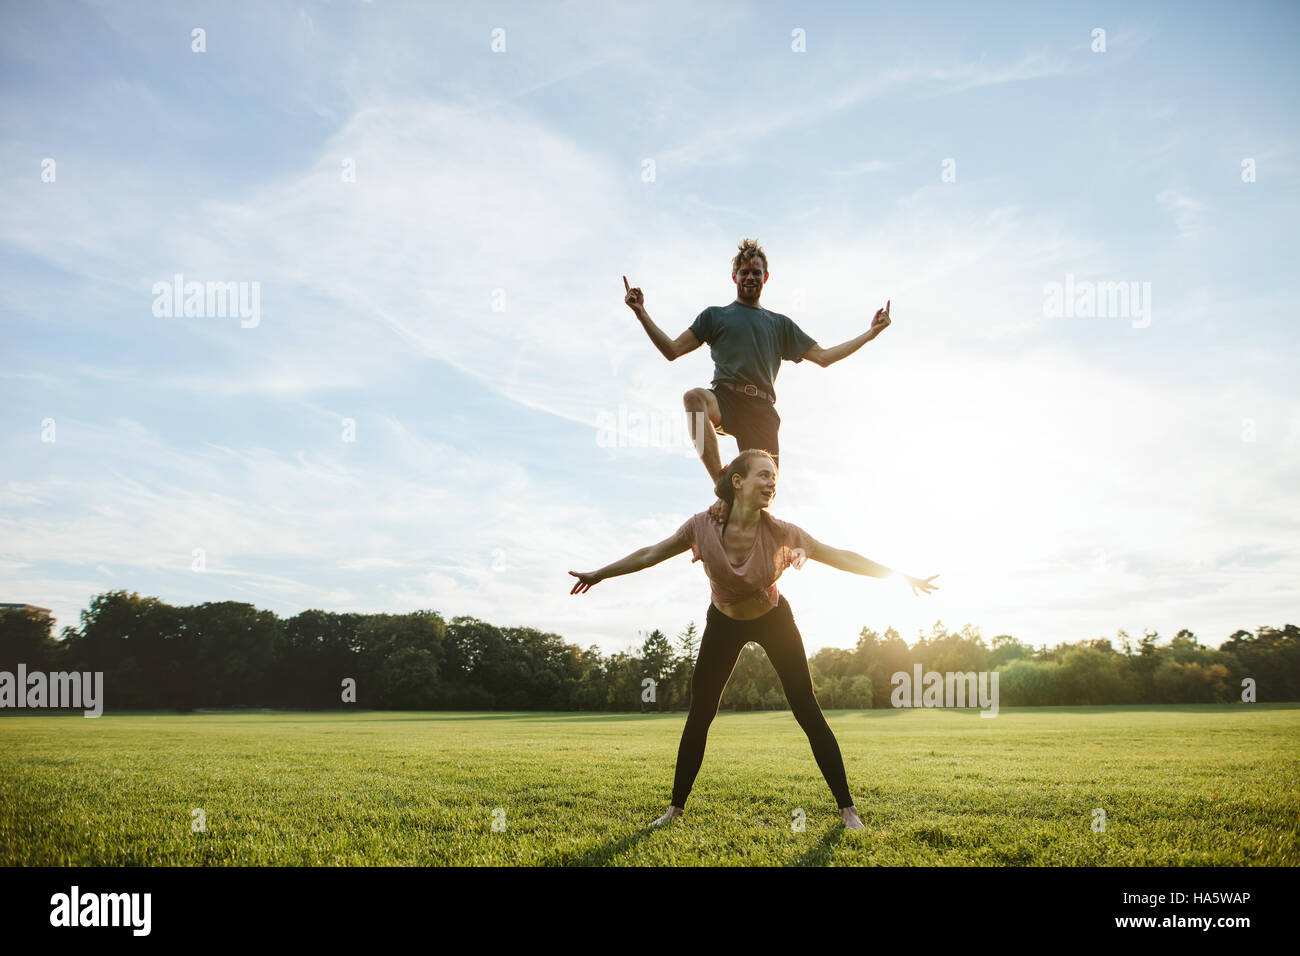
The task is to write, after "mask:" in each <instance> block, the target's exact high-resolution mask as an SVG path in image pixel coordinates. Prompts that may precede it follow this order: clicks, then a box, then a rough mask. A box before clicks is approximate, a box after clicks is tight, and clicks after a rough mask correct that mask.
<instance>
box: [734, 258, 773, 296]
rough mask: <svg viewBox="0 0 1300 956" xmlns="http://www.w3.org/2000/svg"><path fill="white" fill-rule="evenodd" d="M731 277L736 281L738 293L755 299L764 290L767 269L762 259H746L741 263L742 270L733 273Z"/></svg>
mask: <svg viewBox="0 0 1300 956" xmlns="http://www.w3.org/2000/svg"><path fill="white" fill-rule="evenodd" d="M731 278H732V279H733V280H734V281H735V283H736V294H737V295H743V296H744V297H745V298H747V299H754V298H757V297H758V294H759V293H760V292H762V291H763V283H764V282H766V281H767V270H766V269H765V268H764V267H763V260H762V259H757V258H755V259H746V260H745V261H744V262H742V263H741V264H740V271H739V272H734V273H732V275H731Z"/></svg>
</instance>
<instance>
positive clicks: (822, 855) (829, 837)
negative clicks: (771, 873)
mask: <svg viewBox="0 0 1300 956" xmlns="http://www.w3.org/2000/svg"><path fill="white" fill-rule="evenodd" d="M847 832H848V831H847V830H845V829H844V827H843V825H842V824H838V823H836V824H833V825H832V826H831V827H830V828H828V829H827V830H826V832H824V833H823V834H822V838H821V839H820V840H818V841H817V843H816V845H815V846H811V847H809V848H808V849H807V850H805V851H804V853H803V854H802V855H801V856H800V857H799V858H798V859H797V860H791V861H790V862H789V863H787V864H785V865H786V866H826V865H827V864H828V863H830V861H831V857H832V856H834V851H835V847H836V845H837V844H839V842H840V841H841V840H843V839H844V834H845V833H847Z"/></svg>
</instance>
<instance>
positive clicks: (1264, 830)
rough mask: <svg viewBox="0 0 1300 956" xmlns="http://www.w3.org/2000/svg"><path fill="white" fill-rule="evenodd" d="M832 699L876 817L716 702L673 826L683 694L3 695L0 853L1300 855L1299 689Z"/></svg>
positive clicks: (665, 861)
mask: <svg viewBox="0 0 1300 956" xmlns="http://www.w3.org/2000/svg"><path fill="white" fill-rule="evenodd" d="M827 717H828V719H829V721H830V723H831V726H832V728H833V729H834V731H835V734H836V736H837V738H838V739H839V742H840V748H841V750H842V751H843V753H844V759H845V765H846V767H847V769H848V775H849V785H850V787H851V788H852V790H853V794H854V798H855V800H856V801H857V805H858V808H859V810H860V811H861V813H862V818H863V821H864V822H865V823H866V824H867V828H868V829H867V831H865V832H859V833H848V832H845V831H844V830H843V828H842V826H841V824H840V819H839V814H838V812H837V811H836V808H835V803H834V800H833V798H832V797H831V794H830V791H829V788H828V787H827V786H826V784H825V782H824V781H823V780H822V778H821V774H820V772H819V771H818V769H817V765H816V763H815V762H814V760H813V757H812V752H811V749H810V748H809V746H808V742H807V739H806V738H805V737H804V735H803V732H802V731H801V730H800V729H799V727H798V725H797V724H796V723H795V721H794V718H793V717H792V715H791V714H790V713H788V712H784V711H777V712H760V713H723V714H719V715H718V717H717V718H716V719H715V720H714V723H713V727H712V729H711V731H710V734H709V745H708V750H707V752H706V754H705V758H704V765H703V767H702V768H701V771H700V775H699V777H698V778H697V780H696V784H695V789H694V792H693V793H692V794H691V798H690V801H689V802H688V804H687V815H686V817H685V819H684V820H681V821H677V822H675V823H674V824H673V825H671V826H670V827H668V828H666V829H665V830H650V829H648V828H647V826H646V824H648V823H649V822H650V821H651V820H653V819H655V818H656V817H657V816H658V815H659V814H661V813H662V812H663V810H664V808H665V807H666V806H667V805H668V800H669V794H670V790H671V786H672V773H673V766H674V763H675V760H676V755H677V743H678V740H679V738H680V735H681V730H682V726H683V722H684V720H685V715H684V714H682V713H676V714H654V715H640V714H572V713H544V714H541V713H473V714H471V713H393V712H379V711H374V712H361V713H346V714H344V713H327V714H322V713H297V712H288V713H272V714H261V713H247V714H199V715H188V716H178V715H172V714H140V715H106V716H104V717H100V718H98V719H95V720H87V719H85V718H83V717H80V716H64V715H57V716H29V715H15V714H12V713H10V714H7V715H5V716H4V717H0V864H3V865H7V866H12V865H24V866H31V865H106V866H123V865H232V864H233V865H329V866H349V865H402V866H410V865H417V866H418V865H445V864H456V865H631V866H670V865H700V864H704V865H718V866H740V865H773V866H789V865H840V866H864V865H888V866H931V865H936V866H948V865H994V866H997V865H1027V866H1039V865H1100V866H1111V865H1133V866H1147V865H1196V866H1199V865H1275V866H1276V865H1281V866H1295V865H1297V864H1300V833H1298V828H1300V748H1297V740H1300V705H1280V704H1279V705H1268V704H1253V705H1236V706H1232V705H1205V706H1172V707H1097V708H1011V709H1007V708H1004V709H1003V710H1002V711H1001V712H1000V713H999V715H998V716H997V717H996V718H981V717H979V712H978V711H975V710H968V711H953V710H933V709H930V710H887V711H886V710H875V711H827ZM195 808H201V809H202V810H203V811H204V813H205V814H206V832H199V833H195V832H193V831H192V829H191V821H192V814H191V811H192V810H194V809H195ZM1094 808H1100V809H1102V810H1104V811H1105V832H1096V831H1094V829H1093V819H1094V815H1093V811H1094ZM799 810H802V812H803V818H804V820H805V829H804V830H803V832H798V831H797V830H795V829H794V828H793V827H792V822H793V821H794V820H795V819H796V813H797V811H799ZM494 820H500V821H501V822H502V823H503V824H504V829H502V830H500V831H499V832H497V831H494V830H493V823H494Z"/></svg>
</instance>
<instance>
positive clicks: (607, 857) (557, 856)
mask: <svg viewBox="0 0 1300 956" xmlns="http://www.w3.org/2000/svg"><path fill="white" fill-rule="evenodd" d="M654 832H655V830H654V827H651V826H649V825H646V826H644V827H641V828H640V829H637V830H633V831H632V832H631V833H627V834H624V835H623V836H621V837H617V838H616V839H613V840H608V841H606V842H604V843H602V844H600V845H598V846H591V847H587V848H585V849H577V850H567V851H566V850H562V851H560V852H558V853H552V854H551V855H550V856H547V857H545V858H543V859H542V860H541V862H539V863H538V864H537V866H608V865H609V864H610V863H612V862H614V860H615V858H617V857H618V856H620V855H621V854H623V853H625V852H627V851H628V850H630V849H632V847H634V846H636V845H637V844H638V843H640V842H641V841H642V840H644V839H645V838H646V837H648V836H650V834H652V833H654Z"/></svg>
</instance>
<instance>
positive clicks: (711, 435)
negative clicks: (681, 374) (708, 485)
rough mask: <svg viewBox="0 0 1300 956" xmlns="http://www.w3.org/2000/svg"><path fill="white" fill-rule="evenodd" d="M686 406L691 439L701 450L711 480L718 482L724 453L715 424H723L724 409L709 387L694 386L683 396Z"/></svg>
mask: <svg viewBox="0 0 1300 956" xmlns="http://www.w3.org/2000/svg"><path fill="white" fill-rule="evenodd" d="M682 404H684V405H685V406H686V420H687V422H688V423H689V425H690V429H691V441H692V442H694V443H695V450H696V451H697V452H699V455H700V461H702V462H704V470H705V471H707V472H708V473H709V480H710V481H712V482H714V483H716V482H717V480H718V476H719V475H720V474H722V455H721V453H720V452H719V450H718V433H717V432H715V431H714V430H713V426H714V425H720V424H722V409H720V408H719V407H718V399H717V397H716V396H715V395H714V394H713V393H712V392H711V391H709V390H708V389H707V388H693V389H691V390H690V391H689V392H687V393H686V394H685V395H683V396H682Z"/></svg>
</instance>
